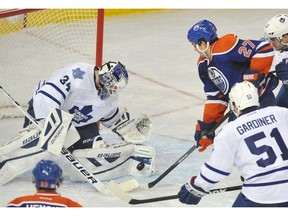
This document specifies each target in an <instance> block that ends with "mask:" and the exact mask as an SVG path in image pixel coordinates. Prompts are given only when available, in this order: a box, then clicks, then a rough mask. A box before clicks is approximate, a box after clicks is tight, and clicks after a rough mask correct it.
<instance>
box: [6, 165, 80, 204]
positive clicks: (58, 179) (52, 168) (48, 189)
mask: <svg viewBox="0 0 288 216" xmlns="http://www.w3.org/2000/svg"><path fill="white" fill-rule="evenodd" d="M62 181H63V176H62V169H61V168H60V167H59V165H58V164H56V163H55V162H54V161H51V160H41V161H40V162H38V163H37V165H36V166H35V168H34V169H33V183H34V184H35V187H36V190H37V192H36V193H35V194H33V195H27V196H21V197H17V198H15V199H14V200H11V201H10V202H9V203H8V204H7V207H26V208H40V207H62V208H63V207H82V205H80V204H79V203H77V202H75V201H73V200H71V199H70V198H67V197H64V196H61V195H60V194H59V193H57V188H59V187H60V185H61V184H62Z"/></svg>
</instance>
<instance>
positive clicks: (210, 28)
mask: <svg viewBox="0 0 288 216" xmlns="http://www.w3.org/2000/svg"><path fill="white" fill-rule="evenodd" d="M216 32H217V28H216V26H215V25H214V24H213V23H211V22H210V21H208V20H201V21H199V22H198V23H196V24H195V25H193V26H192V28H191V29H189V31H188V35H187V39H188V40H189V42H191V43H192V42H193V43H195V44H199V41H201V40H203V39H204V40H205V41H206V42H209V43H211V42H214V41H215V40H216V39H218V37H217V33H216Z"/></svg>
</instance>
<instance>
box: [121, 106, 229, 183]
mask: <svg viewBox="0 0 288 216" xmlns="http://www.w3.org/2000/svg"><path fill="white" fill-rule="evenodd" d="M232 113H233V111H232V110H230V111H229V112H228V113H226V114H225V116H224V117H223V118H222V119H221V120H220V121H219V122H217V124H216V125H215V126H214V127H213V128H211V129H210V130H209V131H208V132H207V133H206V134H204V135H203V136H207V135H209V134H211V133H213V132H215V130H216V129H217V128H218V127H219V126H220V125H221V124H222V123H223V122H224V121H226V119H227V118H228V117H229V116H231V115H232ZM197 147H198V146H197V145H194V146H192V148H190V149H189V150H188V151H187V152H186V153H185V154H184V155H182V156H181V157H180V158H179V159H178V160H177V161H176V162H175V163H174V164H173V165H172V166H170V167H169V168H168V169H167V170H166V171H165V172H163V173H162V174H161V175H160V176H159V177H158V178H156V179H155V180H154V181H152V182H149V183H146V184H139V182H138V181H137V180H136V179H131V180H130V184H131V185H129V184H126V186H129V187H131V188H137V187H139V188H144V189H149V188H152V187H154V186H155V185H156V184H157V183H158V182H160V181H161V180H162V179H163V178H164V177H165V176H166V175H168V174H169V173H170V172H171V171H172V170H173V169H175V168H176V167H177V166H178V165H179V164H180V163H181V162H182V161H183V160H185V159H186V158H187V157H188V156H189V155H190V154H191V153H192V152H194V151H195V149H197ZM132 184H133V185H132Z"/></svg>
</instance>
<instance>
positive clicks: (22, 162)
mask: <svg viewBox="0 0 288 216" xmlns="http://www.w3.org/2000/svg"><path fill="white" fill-rule="evenodd" d="M71 119H72V118H71V115H70V114H67V113H65V112H63V111H61V110H53V111H52V112H51V114H50V115H49V116H48V117H47V118H46V119H45V124H43V123H44V121H42V122H38V125H39V128H40V129H41V130H40V129H38V127H35V125H34V126H33V125H31V127H29V128H26V129H25V130H23V131H21V133H20V135H19V136H18V137H16V138H15V139H13V140H11V141H10V142H8V143H6V144H5V145H4V146H1V147H0V185H3V184H6V183H7V182H9V181H11V180H12V179H14V178H15V177H17V176H19V175H21V174H22V173H24V172H26V171H28V170H30V169H32V168H33V167H34V166H35V164H36V163H37V162H38V161H39V160H41V159H44V157H45V156H49V157H48V158H50V157H51V156H52V155H51V154H50V153H53V154H57V155H59V154H60V152H61V149H62V147H63V144H64V145H65V144H66V145H68V143H69V144H70V143H71V144H74V143H75V142H76V141H78V139H79V138H80V136H79V134H78V132H77V130H76V129H75V127H74V126H73V125H72V124H70V122H71ZM38 125H37V126H38ZM42 125H44V128H43V129H42Z"/></svg>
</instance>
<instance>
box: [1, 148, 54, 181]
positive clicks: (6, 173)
mask: <svg viewBox="0 0 288 216" xmlns="http://www.w3.org/2000/svg"><path fill="white" fill-rule="evenodd" d="M48 155H50V154H49V153H48V152H47V151H44V150H42V149H41V148H37V146H36V147H33V148H29V149H25V148H21V149H18V150H16V151H14V152H13V153H11V154H6V155H2V156H0V161H1V162H0V185H4V184H6V183H8V182H10V181H11V180H13V179H14V178H16V177H17V176H19V175H21V174H23V173H25V172H26V171H28V170H30V169H32V168H33V167H34V166H35V165H36V163H37V162H39V160H41V159H43V158H44V157H46V156H48Z"/></svg>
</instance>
